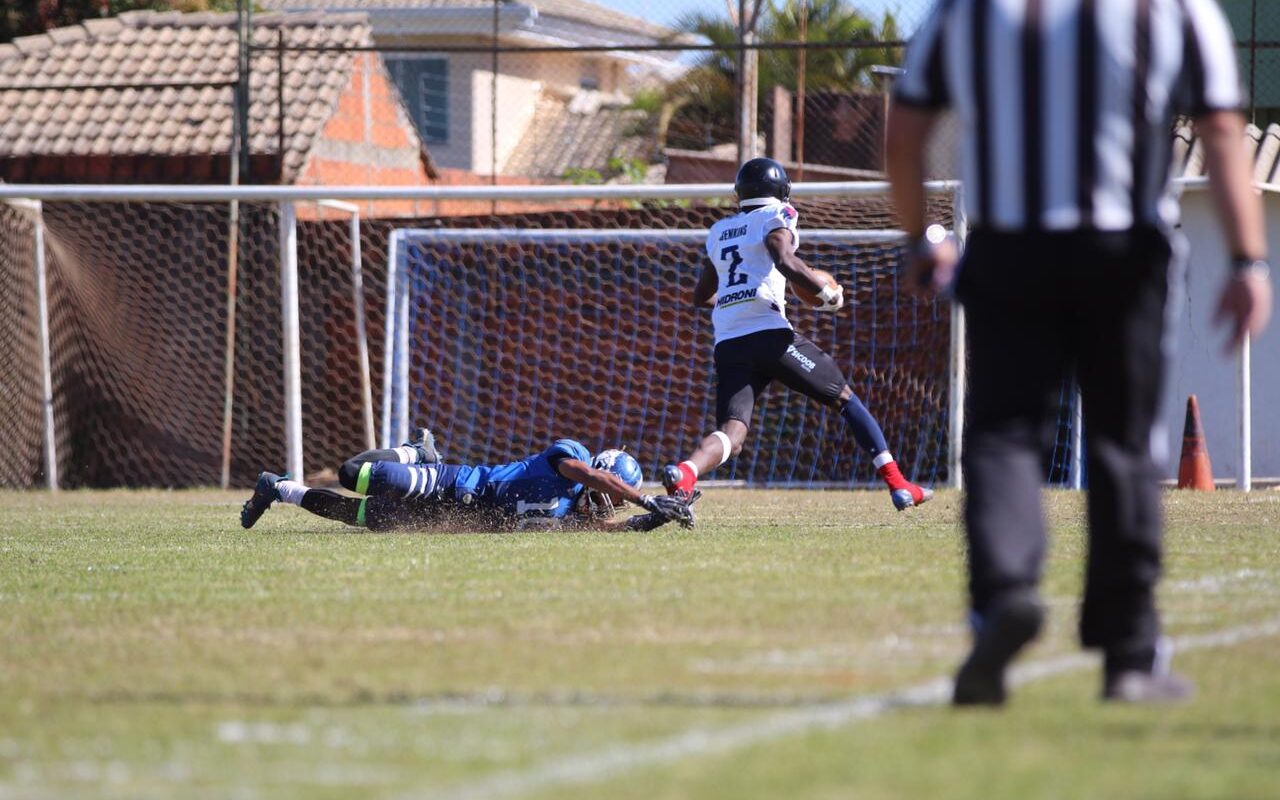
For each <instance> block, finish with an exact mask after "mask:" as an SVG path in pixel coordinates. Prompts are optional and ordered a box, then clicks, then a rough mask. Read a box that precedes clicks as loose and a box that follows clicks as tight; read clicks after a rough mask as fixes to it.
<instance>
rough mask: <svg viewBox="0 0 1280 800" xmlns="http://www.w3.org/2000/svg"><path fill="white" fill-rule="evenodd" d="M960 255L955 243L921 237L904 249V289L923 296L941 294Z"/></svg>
mask: <svg viewBox="0 0 1280 800" xmlns="http://www.w3.org/2000/svg"><path fill="white" fill-rule="evenodd" d="M959 257H960V254H959V252H957V250H956V245H955V242H953V241H951V239H949V238H948V239H944V240H943V241H941V242H938V243H937V244H934V243H932V242H929V241H927V240H921V241H920V242H919V243H918V244H916V245H914V246H912V247H909V248H908V249H907V259H906V260H907V264H906V268H907V276H906V277H907V290H908V291H910V292H912V293H914V294H917V295H921V296H923V297H932V296H934V295H937V294H945V293H947V292H949V291H950V290H951V284H952V282H953V281H954V280H955V277H956V262H957V261H958V260H959Z"/></svg>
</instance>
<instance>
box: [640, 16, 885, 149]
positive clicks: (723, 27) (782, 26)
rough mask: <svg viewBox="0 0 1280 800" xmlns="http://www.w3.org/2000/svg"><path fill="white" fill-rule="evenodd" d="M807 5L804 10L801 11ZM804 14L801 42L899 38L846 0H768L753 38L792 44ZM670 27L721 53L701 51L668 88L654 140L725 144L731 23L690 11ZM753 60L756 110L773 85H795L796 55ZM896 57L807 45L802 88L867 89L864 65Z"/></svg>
mask: <svg viewBox="0 0 1280 800" xmlns="http://www.w3.org/2000/svg"><path fill="white" fill-rule="evenodd" d="M806 6H807V8H806ZM805 13H807V15H808V21H807V22H808V25H807V32H806V36H805V41H807V42H811V43H814V44H821V43H825V42H868V43H876V42H894V41H898V40H899V39H900V36H901V34H900V32H899V30H898V23H897V19H896V18H895V17H894V15H893V14H892V13H886V14H885V15H884V17H883V18H882V19H881V20H880V22H879V24H878V25H877V24H876V23H875V22H874V21H872V20H871V19H869V18H867V17H866V16H864V15H863V14H862V13H861V12H860V11H859V10H858V9H857V8H856V7H855V6H854V5H853V4H852V3H851V2H850V0H781V1H779V0H768V2H766V3H765V4H764V5H763V6H762V8H761V11H760V20H759V21H758V23H757V25H756V40H757V41H758V42H761V43H768V42H798V41H800V40H801V35H800V31H801V16H802V15H803V14H805ZM676 27H677V28H679V29H680V30H681V31H683V32H685V33H692V34H695V35H698V36H701V37H703V38H705V39H706V40H707V41H708V42H709V43H710V44H712V45H718V46H721V47H723V48H724V49H716V50H711V51H707V52H705V53H703V54H702V55H700V57H699V58H698V60H697V62H696V63H695V64H694V66H693V67H691V68H690V69H689V70H688V71H686V72H685V73H684V74H683V75H682V76H681V77H680V78H678V79H677V80H675V81H673V82H672V83H670V84H669V85H668V86H667V91H666V100H667V106H666V108H665V109H664V112H663V113H662V115H661V116H660V119H659V132H660V136H663V137H665V138H666V140H667V143H669V144H671V145H672V146H675V147H691V148H695V149H702V148H706V147H710V146H711V145H713V144H715V143H717V142H723V141H727V140H731V139H732V138H733V133H734V131H735V130H736V124H735V121H734V120H735V117H734V114H735V109H736V106H737V89H736V87H737V79H738V57H737V52H736V50H735V49H733V48H734V46H735V45H736V44H737V42H738V35H739V34H738V27H737V23H736V22H735V21H734V20H732V19H730V18H729V17H728V16H717V15H714V14H705V13H693V14H688V15H686V16H685V17H683V18H681V19H680V20H679V21H678V22H677V24H676ZM759 52H760V57H759V67H758V75H759V87H760V95H761V100H760V103H761V105H760V107H762V108H763V107H764V102H765V95H766V93H768V92H770V91H771V90H772V89H773V87H774V86H782V87H784V88H786V89H787V90H788V91H792V92H794V91H795V90H796V88H797V85H798V80H797V78H798V75H799V67H800V52H799V51H798V50H795V49H781V48H779V49H769V48H767V47H766V48H762V49H761V50H760V51H759ZM900 60H901V54H900V51H899V48H895V47H857V48H854V47H832V48H823V47H812V48H808V49H807V51H806V53H805V61H806V64H805V85H806V89H807V91H810V92H817V91H851V90H855V89H858V88H871V86H872V80H871V73H870V68H871V67H872V66H874V65H877V64H885V65H896V64H898V63H899V61H900Z"/></svg>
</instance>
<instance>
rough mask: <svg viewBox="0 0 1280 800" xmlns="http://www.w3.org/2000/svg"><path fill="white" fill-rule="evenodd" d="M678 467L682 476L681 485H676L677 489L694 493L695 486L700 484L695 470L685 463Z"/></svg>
mask: <svg viewBox="0 0 1280 800" xmlns="http://www.w3.org/2000/svg"><path fill="white" fill-rule="evenodd" d="M676 466H677V467H679V468H680V475H681V477H680V483H678V484H676V488H677V489H680V490H682V491H685V492H692V491H693V485H694V484H695V483H697V482H698V475H697V473H695V472H694V471H693V468H692V467H690V466H689V465H688V464H686V463H685V462H683V461H682V462H680V463H679V464H677V465H676Z"/></svg>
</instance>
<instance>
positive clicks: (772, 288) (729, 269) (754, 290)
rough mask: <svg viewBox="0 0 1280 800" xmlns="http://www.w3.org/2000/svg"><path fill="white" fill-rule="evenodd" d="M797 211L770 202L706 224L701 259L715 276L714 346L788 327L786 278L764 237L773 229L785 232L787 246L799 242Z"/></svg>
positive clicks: (775, 202) (788, 205)
mask: <svg viewBox="0 0 1280 800" xmlns="http://www.w3.org/2000/svg"><path fill="white" fill-rule="evenodd" d="M799 216H800V215H799V214H797V213H796V210H795V209H794V208H792V207H791V204H789V203H784V202H782V201H781V200H770V201H768V202H766V203H764V204H762V205H758V206H755V207H751V208H747V209H744V210H743V211H741V212H740V213H738V214H734V215H733V216H732V217H728V218H727V219H722V220H720V221H719V222H717V223H716V224H715V225H713V226H711V231H710V232H709V233H708V234H707V257H708V258H709V259H711V263H712V264H713V265H714V266H715V269H716V277H717V278H718V279H719V280H718V283H717V289H716V305H715V309H714V310H713V311H712V312H711V324H712V325H713V326H714V327H715V332H716V344H719V343H720V342H722V341H724V340H725V339H736V338H738V337H739V336H746V335H747V334H749V333H755V332H757V331H766V330H772V329H775V328H785V329H788V330H789V329H790V328H791V323H790V322H788V321H787V298H786V293H787V279H786V278H785V277H783V275H782V273H781V272H779V271H778V268H777V267H776V266H774V263H773V257H772V256H771V255H769V249H768V248H767V247H766V246H765V238H766V237H768V235H769V233H770V232H772V231H775V230H777V229H778V228H786V229H787V230H789V231H791V249H792V251H793V252H794V251H795V249H796V248H797V247H799V246H800V234H799V232H798V231H797V230H796V223H797V221H798V220H799Z"/></svg>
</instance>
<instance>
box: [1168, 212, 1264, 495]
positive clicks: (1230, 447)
mask: <svg viewBox="0 0 1280 800" xmlns="http://www.w3.org/2000/svg"><path fill="white" fill-rule="evenodd" d="M1265 202H1266V214H1267V237H1268V241H1269V242H1270V249H1271V253H1272V254H1273V256H1280V196H1277V195H1273V194H1268V195H1266V197H1265ZM1182 230H1183V233H1184V234H1185V236H1186V237H1187V240H1188V242H1189V244H1190V246H1191V252H1190V261H1189V264H1188V267H1187V282H1186V292H1185V294H1184V296H1183V298H1182V302H1181V303H1180V304H1179V306H1178V307H1177V308H1176V309H1175V312H1176V314H1177V323H1176V327H1175V330H1176V333H1177V345H1178V355H1177V357H1176V358H1175V359H1174V366H1173V369H1172V370H1171V375H1170V376H1169V383H1168V386H1169V389H1168V391H1167V392H1166V394H1165V419H1166V422H1167V426H1168V432H1167V436H1168V439H1167V440H1168V443H1169V453H1170V458H1169V465H1168V473H1167V474H1168V475H1169V476H1170V477H1173V476H1176V474H1177V470H1178V454H1179V453H1180V452H1181V448H1182V423H1183V417H1184V415H1185V413H1186V403H1187V395H1189V394H1195V395H1196V396H1197V399H1198V401H1199V404H1200V416H1201V419H1202V420H1203V422H1204V427H1205V437H1206V440H1207V442H1208V446H1209V458H1210V460H1211V461H1212V463H1213V475H1214V477H1215V478H1233V479H1234V478H1236V477H1237V476H1238V475H1239V464H1240V434H1239V426H1240V416H1239V408H1240V403H1239V395H1238V393H1237V390H1236V387H1237V359H1236V358H1235V357H1234V356H1231V357H1229V356H1226V355H1224V354H1223V345H1224V342H1225V338H1226V334H1225V332H1224V330H1223V329H1221V328H1217V327H1215V326H1214V325H1213V324H1212V320H1213V311H1214V307H1215V305H1216V304H1217V300H1218V293H1219V292H1220V291H1221V289H1222V284H1223V281H1224V280H1225V279H1226V277H1227V270H1228V265H1227V260H1228V255H1227V248H1226V245H1225V244H1224V243H1223V239H1222V234H1221V231H1220V228H1219V226H1218V221H1217V217H1216V215H1215V212H1214V209H1213V202H1212V198H1211V196H1210V194H1209V192H1207V191H1204V190H1201V191H1188V192H1186V193H1185V194H1184V195H1183V198H1182ZM1278 260H1280V259H1278ZM1252 358H1253V393H1252V396H1253V436H1252V439H1251V442H1252V446H1253V476H1254V478H1255V479H1256V478H1264V477H1280V324H1277V322H1276V320H1272V324H1271V326H1270V327H1269V328H1268V329H1267V330H1266V332H1265V333H1263V335H1262V336H1261V337H1260V338H1259V339H1258V340H1257V341H1255V342H1254V343H1253V351H1252Z"/></svg>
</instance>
